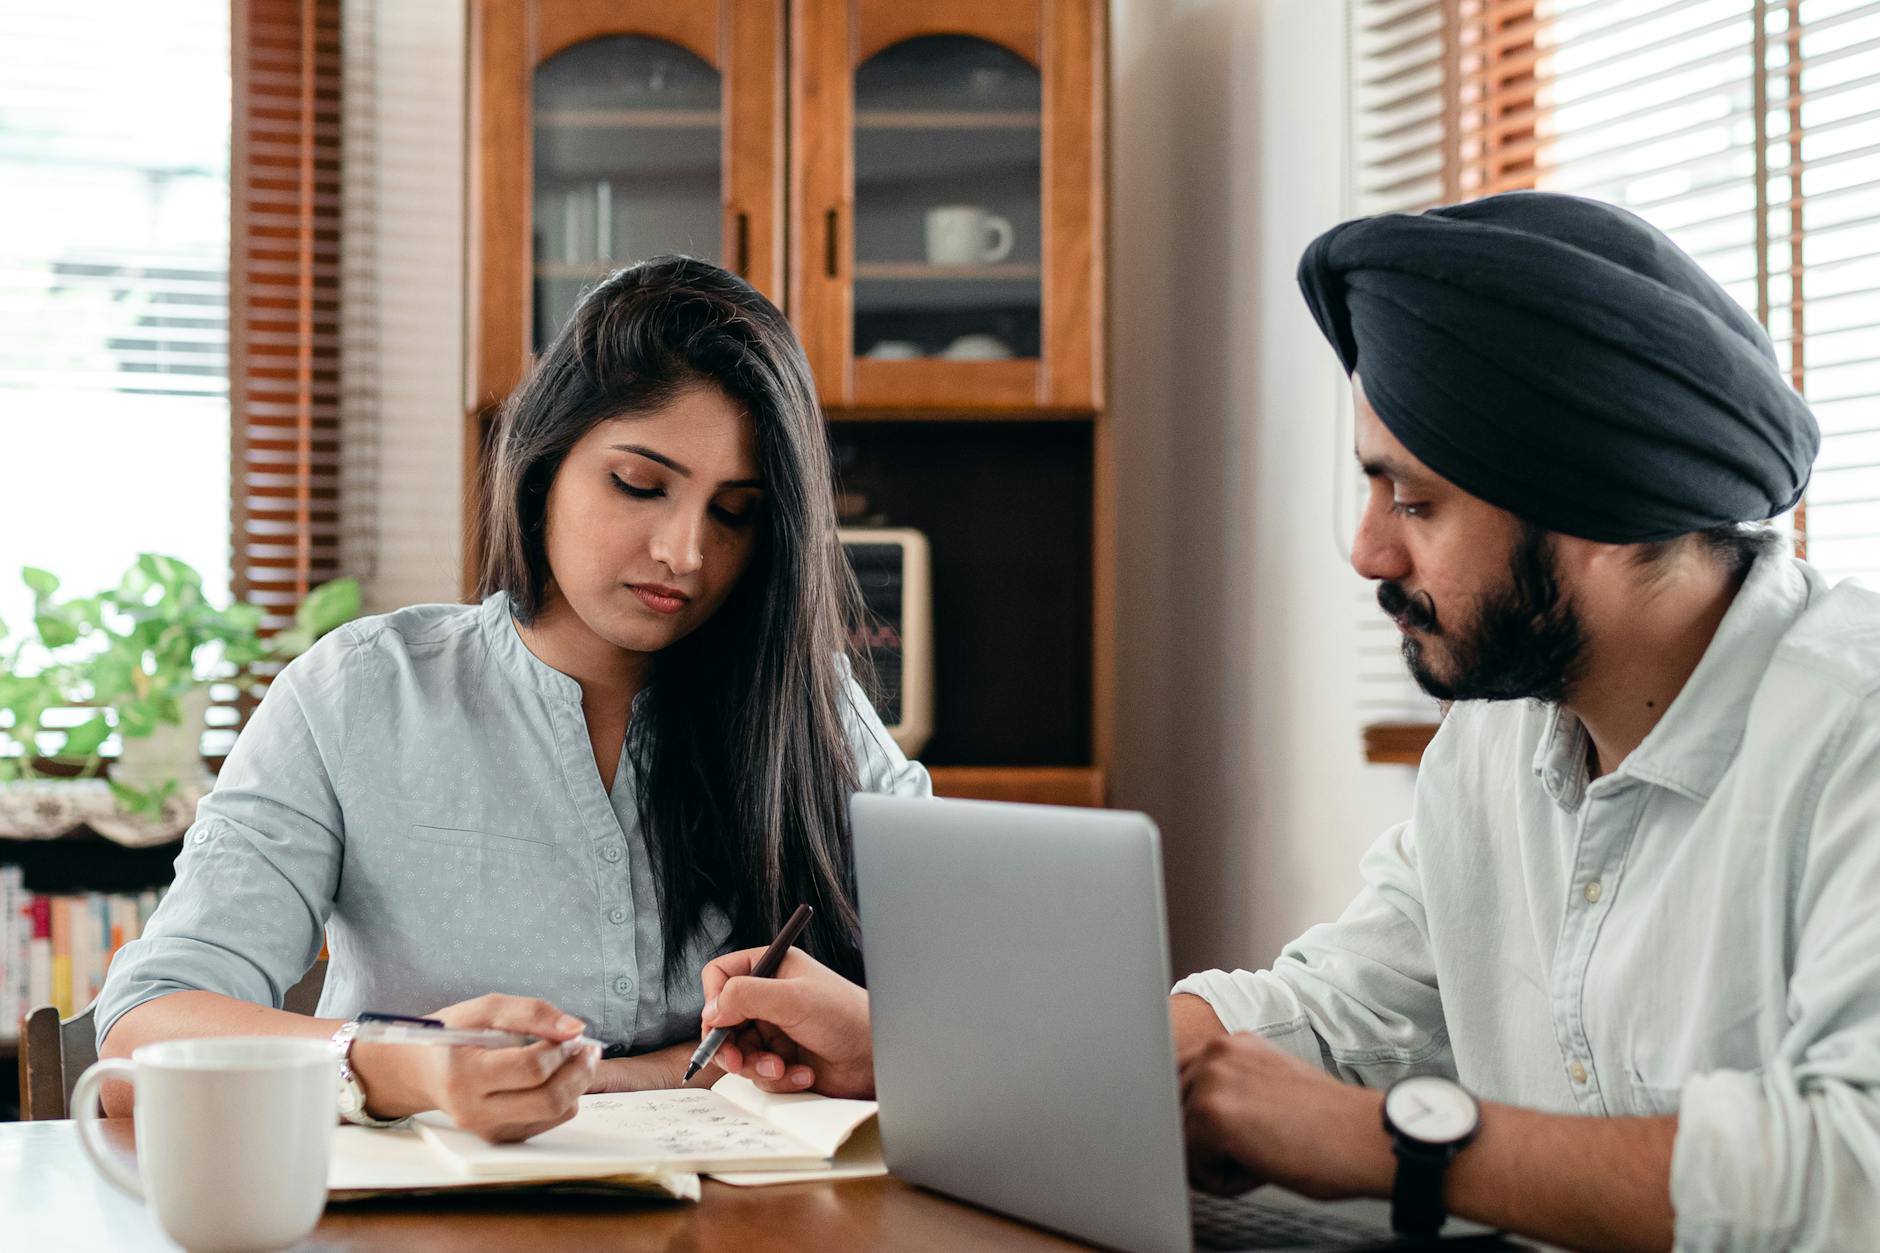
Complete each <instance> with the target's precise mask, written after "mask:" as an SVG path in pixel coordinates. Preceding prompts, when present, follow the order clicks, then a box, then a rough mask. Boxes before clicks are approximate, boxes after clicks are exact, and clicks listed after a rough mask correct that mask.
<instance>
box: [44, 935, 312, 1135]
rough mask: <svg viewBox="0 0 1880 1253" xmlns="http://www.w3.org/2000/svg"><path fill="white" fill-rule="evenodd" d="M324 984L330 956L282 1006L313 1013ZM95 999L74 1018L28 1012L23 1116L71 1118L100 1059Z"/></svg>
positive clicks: (53, 1010)
mask: <svg viewBox="0 0 1880 1253" xmlns="http://www.w3.org/2000/svg"><path fill="white" fill-rule="evenodd" d="M325 986H326V958H324V957H322V958H321V959H320V960H319V961H316V962H315V963H313V969H311V970H309V971H308V972H307V973H306V974H305V975H304V976H302V977H301V980H300V982H299V983H296V984H295V985H294V986H293V987H291V988H289V989H288V990H287V996H286V997H285V998H284V1001H283V1003H282V1006H281V1008H283V1009H285V1010H288V1011H289V1012H290V1013H295V1014H307V1015H309V1016H311V1015H312V1013H313V1011H314V1007H315V1006H317V1005H319V1003H320V991H321V989H322V988H324V987H325ZM96 1007H97V1002H95V1001H94V1002H93V1003H92V1004H90V1005H87V1006H86V1007H85V1008H84V1010H83V1012H81V1013H77V1014H74V1015H72V1016H71V1017H70V1018H60V1017H59V1011H58V1009H57V1007H56V1006H52V1005H41V1006H40V1007H39V1008H38V1009H35V1010H34V1011H33V1012H32V1013H30V1014H28V1015H27V1016H26V1020H25V1022H24V1023H23V1024H22V1025H21V1030H20V1117H21V1119H23V1120H25V1121H27V1122H37V1121H41V1120H43V1119H47V1118H69V1117H71V1114H72V1089H73V1088H74V1087H76V1086H77V1085H78V1077H79V1076H80V1075H82V1074H84V1073H85V1068H86V1067H87V1066H89V1065H91V1064H92V1063H93V1062H95V1061H97V1060H98V1031H97V1027H96V1024H95V1023H94V1021H93V1019H92V1010H93V1009H95V1008H96Z"/></svg>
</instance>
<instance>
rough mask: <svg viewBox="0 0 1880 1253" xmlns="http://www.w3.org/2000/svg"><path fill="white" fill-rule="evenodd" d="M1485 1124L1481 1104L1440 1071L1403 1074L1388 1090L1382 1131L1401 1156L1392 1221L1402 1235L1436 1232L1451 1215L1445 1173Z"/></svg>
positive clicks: (1432, 1233) (1398, 1164)
mask: <svg viewBox="0 0 1880 1253" xmlns="http://www.w3.org/2000/svg"><path fill="white" fill-rule="evenodd" d="M1481 1125H1482V1107H1481V1106H1480V1105H1478V1104H1477V1103H1476V1100H1475V1098H1474V1097H1472V1096H1470V1095H1469V1093H1468V1091H1467V1090H1466V1089H1464V1088H1463V1086H1462V1085H1461V1084H1459V1083H1457V1082H1456V1081H1455V1080H1453V1079H1445V1078H1443V1077H1442V1076H1441V1075H1412V1076H1410V1077H1409V1078H1408V1079H1399V1080H1398V1081H1397V1082H1396V1083H1393V1084H1391V1085H1390V1089H1389V1090H1388V1091H1386V1092H1385V1093H1384V1130H1386V1131H1388V1132H1390V1140H1391V1152H1393V1153H1395V1154H1396V1155H1397V1180H1396V1183H1395V1184H1394V1185H1393V1186H1392V1187H1391V1190H1390V1225H1391V1228H1392V1229H1393V1230H1395V1231H1396V1232H1397V1233H1398V1234H1400V1235H1406V1236H1433V1235H1435V1234H1436V1233H1437V1232H1438V1231H1441V1230H1442V1227H1443V1223H1444V1222H1445V1221H1446V1220H1447V1219H1448V1217H1449V1215H1448V1214H1447V1213H1446V1212H1445V1211H1444V1209H1443V1175H1444V1174H1445V1173H1446V1172H1447V1171H1448V1169H1449V1163H1450V1162H1452V1161H1454V1160H1455V1157H1456V1154H1458V1153H1460V1152H1462V1150H1463V1149H1465V1148H1467V1147H1469V1142H1470V1141H1471V1140H1473V1139H1475V1133H1476V1131H1477V1130H1478V1129H1479V1128H1480V1127H1481Z"/></svg>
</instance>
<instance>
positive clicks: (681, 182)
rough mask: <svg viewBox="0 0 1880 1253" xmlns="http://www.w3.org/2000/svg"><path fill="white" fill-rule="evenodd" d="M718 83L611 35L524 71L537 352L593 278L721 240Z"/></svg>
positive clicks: (682, 55)
mask: <svg viewBox="0 0 1880 1253" xmlns="http://www.w3.org/2000/svg"><path fill="white" fill-rule="evenodd" d="M722 98H723V85H722V83H721V82H720V80H719V74H718V71H717V70H715V69H713V68H712V67H711V66H710V65H707V64H706V63H705V62H704V61H701V60H699V58H698V57H696V56H694V55H692V53H690V52H688V51H686V50H685V49H684V48H681V47H679V46H678V45H677V44H673V43H668V42H667V41H665V40H663V39H649V38H645V37H642V36H638V35H614V36H609V37H607V38H604V39H591V40H588V41H587V42H585V43H580V44H576V45H575V46H574V47H572V48H569V49H567V50H566V51H564V52H561V53H558V54H556V55H555V56H554V57H551V58H550V59H549V60H548V61H546V62H544V63H543V64H542V66H541V67H540V68H539V69H537V70H536V73H535V90H534V108H535V117H534V121H535V220H534V231H533V235H534V253H535V304H534V325H533V328H532V330H531V339H532V341H533V344H534V348H535V351H537V352H540V351H541V350H542V348H543V347H544V346H545V345H546V344H547V342H548V341H549V340H550V339H551V338H553V337H554V335H555V333H556V332H557V331H559V330H560V329H561V326H562V323H564V322H565V321H567V319H568V314H569V312H570V311H571V310H572V309H573V308H574V305H575V302H576V300H578V299H579V298H580V295H581V293H582V292H583V291H584V290H586V289H587V287H588V286H589V285H590V284H592V283H593V282H594V281H595V280H596V279H597V278H599V277H601V276H602V275H604V274H606V273H607V272H608V271H610V270H614V269H618V268H619V267H620V266H622V265H626V264H628V263H630V262H633V261H638V260H642V259H644V258H646V257H652V256H658V255H660V254H661V253H668V252H683V253H688V254H690V255H692V256H695V257H704V258H708V259H710V260H714V261H715V260H717V258H718V254H719V251H720V247H721V244H722V241H723V227H722V222H723V216H722V209H721V204H722V199H723V195H722V190H721V189H722V187H723V182H724V176H723V155H722V154H723V150H724V144H723V122H724V118H723V110H722V108H721V101H722Z"/></svg>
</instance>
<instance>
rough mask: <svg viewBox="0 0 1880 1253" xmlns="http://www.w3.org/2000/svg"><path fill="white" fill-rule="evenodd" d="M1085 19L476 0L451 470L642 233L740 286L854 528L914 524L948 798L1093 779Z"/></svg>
mask: <svg viewBox="0 0 1880 1253" xmlns="http://www.w3.org/2000/svg"><path fill="white" fill-rule="evenodd" d="M1104 12H1105V5H1104V3H1103V0H923V2H922V3H919V4H912V3H906V2H905V0H689V2H686V3H675V2H673V0H473V3H472V5H471V10H470V14H471V39H470V53H471V65H470V67H469V81H470V84H471V98H470V105H471V118H470V139H471V145H470V148H471V151H470V176H469V183H470V189H469V190H470V205H469V255H468V258H467V261H468V267H469V291H470V311H469V320H470V325H469V328H468V335H469V342H468V352H467V355H466V359H467V362H468V376H469V377H468V379H467V386H466V398H465V400H466V403H465V411H466V424H467V428H466V439H465V450H466V460H467V464H466V466H465V475H466V486H467V487H469V486H471V485H474V484H475V483H476V482H477V481H478V476H479V474H480V470H481V460H482V454H483V449H484V447H485V445H486V441H487V438H488V433H489V427H490V422H491V419H492V417H493V415H494V413H495V411H496V408H497V407H498V406H499V405H500V404H501V402H502V400H503V398H504V397H505V396H506V395H507V394H508V392H509V391H510V389H511V388H513V387H514V386H515V384H516V382H517V380H519V379H520V378H521V377H522V375H523V372H524V370H525V369H526V368H527V364H528V361H529V359H530V355H531V354H532V353H534V352H537V351H539V350H540V348H541V347H542V346H543V345H544V344H545V343H546V342H547V340H548V339H549V338H550V337H552V336H553V335H554V334H555V333H556V331H557V330H558V329H559V328H560V325H561V323H562V322H563V321H564V320H565V319H566V317H567V314H568V312H569V310H570V309H571V308H572V306H573V302H574V300H575V299H576V297H577V296H578V294H579V293H580V291H581V290H582V289H583V287H584V286H585V285H586V284H587V283H589V282H591V281H593V280H594V279H595V278H598V277H599V276H600V275H602V274H604V273H606V272H607V271H608V270H610V269H612V268H614V267H616V266H618V265H622V264H626V263H629V262H631V261H634V260H637V259H640V258H643V257H646V256H651V255H655V254H657V253H662V252H686V253H690V254H692V255H695V256H703V257H707V258H710V259H712V260H715V261H717V262H719V263H720V264H722V265H725V266H727V267H729V268H731V269H734V270H736V271H738V272H739V273H741V274H743V275H744V276H745V277H746V278H747V279H749V280H750V281H751V283H752V284H753V285H754V286H756V287H757V288H758V289H759V290H760V291H763V292H764V293H765V294H766V295H768V296H769V297H770V298H771V299H772V300H774V301H776V302H777V303H778V304H779V305H780V306H781V307H782V308H784V309H785V310H786V311H787V312H788V313H789V314H790V317H791V320H792V322H793V323H794V324H795V326H796V328H797V330H798V333H799V334H800V336H801V337H802V340H803V343H804V348H805V350H806V352H807V354H808V357H809V361H810V364H811V366H812V368H813V370H814V371H815V375H816V379H817V384H818V387H819V389H820V392H821V397H822V401H823V405H824V409H825V411H826V413H827V415H828V417H829V419H830V421H831V430H830V434H831V442H832V444H833V446H834V450H835V454H836V457H837V461H838V476H839V478H840V481H841V484H842V492H843V495H842V499H841V501H840V502H839V508H840V512H841V513H842V516H843V521H844V524H845V525H871V524H877V525H906V526H914V527H918V528H919V529H921V530H922V531H923V532H925V533H926V534H927V536H928V540H929V543H930V545H931V548H932V553H933V563H932V566H933V583H934V585H933V606H934V623H935V653H936V666H935V670H936V674H935V679H936V718H935V730H934V736H933V739H932V740H931V741H930V743H929V745H928V747H927V749H926V750H925V751H924V752H923V754H922V756H923V758H924V759H925V760H926V761H927V762H928V763H929V765H931V766H933V767H934V769H935V778H936V782H937V784H938V786H939V787H940V789H941V790H942V791H943V792H950V793H952V794H958V795H983V796H993V797H999V798H1029V799H1038V800H1057V801H1065V800H1077V801H1082V802H1089V801H1093V800H1098V799H1100V798H1101V797H1102V796H1103V794H1104V791H1105V774H1104V765H1105V763H1106V762H1107V760H1108V740H1109V735H1108V729H1107V728H1108V708H1109V687H1110V684H1109V680H1108V676H1109V668H1110V665H1111V656H1110V638H1111V633H1110V631H1109V629H1108V622H1109V615H1110V612H1111V606H1110V591H1109V589H1110V562H1111V553H1112V551H1113V544H1112V541H1111V539H1110V534H1109V526H1110V523H1109V510H1108V507H1107V502H1108V486H1107V484H1108V465H1109V460H1108V459H1109V437H1108V427H1107V420H1106V418H1105V415H1104V414H1103V412H1102V405H1103V387H1102V379H1103V369H1104V366H1103V316H1104V314H1103V300H1102V292H1103V287H1104V274H1103V247H1102V238H1103V187H1104V169H1103V151H1104V133H1105V126H1104V89H1103V84H1104V79H1105V75H1104V65H1105V48H1104V27H1103V22H1104ZM466 499H467V500H469V501H471V502H473V503H472V504H471V505H470V508H471V510H472V513H471V516H470V517H468V518H467V519H466V530H465V534H466V536H470V535H474V534H475V533H476V529H475V518H474V492H473V491H466ZM472 547H473V546H472V545H471V544H468V543H467V544H466V556H465V571H464V578H465V582H466V584H469V583H470V582H472V581H473V578H474V571H475V568H476V561H477V554H476V553H475V552H474V551H471V549H472Z"/></svg>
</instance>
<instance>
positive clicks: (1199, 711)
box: [1110, 0, 1411, 974]
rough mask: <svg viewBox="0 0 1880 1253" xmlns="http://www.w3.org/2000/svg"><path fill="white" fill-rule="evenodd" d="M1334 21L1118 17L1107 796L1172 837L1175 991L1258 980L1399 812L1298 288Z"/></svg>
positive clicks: (1292, 14)
mask: <svg viewBox="0 0 1880 1253" xmlns="http://www.w3.org/2000/svg"><path fill="white" fill-rule="evenodd" d="M1343 8H1344V6H1343V5H1341V4H1338V3H1336V2H1335V0H1112V6H1111V22H1112V27H1111V63H1112V80H1111V83H1112V97H1111V101H1112V107H1111V111H1112V117H1113V122H1112V126H1113V134H1112V163H1113V164H1112V184H1111V186H1112V206H1113V209H1112V215H1113V216H1112V222H1113V225H1112V235H1111V240H1110V247H1111V272H1112V285H1111V290H1110V307H1111V309H1112V311H1113V312H1112V325H1111V338H1110V345H1111V346H1110V354H1111V415H1112V416H1111V420H1112V421H1113V422H1114V423H1115V426H1116V431H1117V453H1118V455H1117V458H1116V460H1117V465H1118V470H1117V474H1118V484H1117V500H1118V517H1119V529H1120V536H1119V562H1120V573H1119V584H1118V593H1119V594H1118V601H1119V604H1120V605H1121V607H1122V608H1121V621H1120V622H1119V629H1118V642H1119V649H1118V651H1119V653H1120V658H1121V665H1120V667H1119V669H1120V675H1119V688H1118V710H1117V714H1118V717H1117V759H1118V760H1117V766H1116V772H1115V773H1116V778H1115V788H1114V792H1115V798H1116V802H1117V803H1118V804H1121V805H1124V806H1129V807H1137V808H1142V809H1145V810H1147V811H1148V812H1149V813H1150V814H1152V815H1153V816H1154V817H1155V818H1156V820H1157V822H1158V823H1159V824H1160V825H1161V827H1162V830H1163V835H1164V839H1165V841H1166V847H1167V867H1168V893H1169V917H1170V929H1171V932H1172V940H1173V945H1174V950H1175V952H1174V964H1175V967H1176V971H1177V973H1178V974H1179V973H1182V972H1184V971H1186V970H1190V969H1195V968H1199V967H1205V966H1214V965H1223V964H1236V965H1249V964H1250V965H1253V966H1264V965H1266V964H1268V963H1269V962H1270V961H1271V959H1272V957H1273V955H1274V954H1275V953H1276V952H1277V950H1278V948H1279V946H1280V945H1281V944H1282V943H1284V942H1285V941H1286V940H1287V939H1289V938H1291V937H1292V936H1293V935H1296V934H1297V933H1298V932H1299V931H1301V930H1303V929H1304V928H1305V927H1306V926H1308V925H1309V924H1311V923H1312V922H1314V921H1318V920H1322V919H1325V918H1329V917H1331V916H1333V915H1335V914H1336V913H1337V912H1338V911H1339V910H1340V909H1341V908H1342V907H1343V906H1344V904H1345V903H1346V901H1347V900H1348V899H1349V898H1350V896H1351V894H1352V892H1353V891H1354V890H1355V889H1356V886H1357V882H1358V880H1357V873H1356V863H1357V859H1358V856H1359V854H1360V853H1361V852H1362V850H1363V849H1364V847H1365V846H1366V845H1367V844H1368V843H1369V841H1370V840H1371V839H1372V838H1373V837H1374V836H1375V834H1376V833H1377V832H1378V831H1380V830H1382V829H1383V828H1384V827H1385V826H1387V825H1389V824H1390V823H1391V822H1394V821H1396V820H1397V819H1399V818H1401V817H1403V816H1405V815H1406V814H1407V813H1408V807H1409V795H1410V786H1411V773H1410V771H1408V770H1406V769H1404V768H1401V767H1376V766H1367V765H1365V764H1364V762H1363V757H1362V752H1361V747H1360V743H1359V737H1358V719H1357V717H1356V714H1355V712H1354V706H1355V701H1356V697H1357V687H1356V673H1355V672H1356V666H1355V664H1354V658H1355V655H1356V653H1355V649H1356V638H1355V636H1356V625H1355V624H1356V621H1357V615H1356V613H1355V612H1354V610H1355V609H1356V608H1357V606H1358V604H1359V603H1360V597H1361V596H1362V595H1363V589H1362V585H1361V583H1360V581H1359V580H1358V579H1357V577H1356V576H1355V575H1354V574H1352V573H1351V571H1350V569H1349V567H1348V566H1346V564H1345V560H1344V554H1343V553H1342V552H1341V551H1340V547H1339V540H1338V538H1337V537H1336V534H1335V532H1336V531H1337V529H1338V528H1337V525H1336V523H1335V516H1336V513H1337V508H1336V507H1335V505H1334V502H1333V499H1332V496H1333V491H1334V483H1335V482H1336V480H1337V477H1338V475H1339V474H1340V473H1341V470H1342V467H1343V466H1344V464H1345V463H1346V462H1347V461H1348V459H1349V457H1350V452H1349V447H1350V444H1349V436H1348V434H1345V430H1347V429H1348V428H1347V427H1345V426H1344V423H1347V422H1348V420H1349V419H1348V418H1347V417H1345V416H1344V411H1345V409H1347V408H1348V405H1347V403H1346V402H1345V401H1344V399H1343V388H1344V386H1345V384H1344V378H1343V375H1342V374H1341V373H1340V371H1339V370H1338V367H1337V364H1336V361H1335V359H1334V358H1333V356H1332V353H1331V350H1330V349H1329V348H1328V347H1327V346H1326V345H1325V343H1324V342H1323V340H1321V338H1320V337H1319V334H1318V331H1317V329H1316V328H1315V327H1314V326H1313V324H1312V320H1311V318H1310V316H1309V315H1308V314H1307V312H1306V308H1305V305H1304V303H1303V302H1302V300H1301V299H1300V296H1299V291H1298V287H1297V284H1296V283H1295V281H1294V277H1293V272H1294V266H1295V265H1296V264H1297V261H1298V258H1299V254H1300V252H1301V250H1302V249H1303V248H1304V246H1305V245H1306V243H1307V242H1309V241H1310V240H1311V239H1312V237H1313V236H1314V235H1316V234H1318V233H1319V232H1320V231H1322V230H1324V229H1326V228H1327V227H1329V226H1331V225H1333V224H1334V223H1336V222H1337V221H1339V220H1340V218H1341V216H1343V209H1342V188H1343V181H1342V177H1343V169H1344V156H1343V150H1342V144H1343V132H1344V128H1343V123H1342V108H1343V100H1344V95H1343V93H1344V86H1343V83H1344V71H1343V55H1344V53H1343V48H1344V29H1343ZM1341 445H1342V446H1341Z"/></svg>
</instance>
